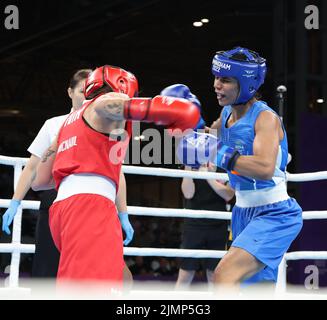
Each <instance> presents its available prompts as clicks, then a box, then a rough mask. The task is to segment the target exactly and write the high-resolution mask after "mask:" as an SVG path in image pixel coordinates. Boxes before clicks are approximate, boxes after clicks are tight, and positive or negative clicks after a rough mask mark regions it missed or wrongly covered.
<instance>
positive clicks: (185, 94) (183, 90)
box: [160, 84, 206, 130]
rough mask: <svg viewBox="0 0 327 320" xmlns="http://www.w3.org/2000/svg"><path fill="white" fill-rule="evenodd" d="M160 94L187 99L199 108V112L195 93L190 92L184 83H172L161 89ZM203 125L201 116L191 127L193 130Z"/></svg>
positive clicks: (198, 102)
mask: <svg viewBox="0 0 327 320" xmlns="http://www.w3.org/2000/svg"><path fill="white" fill-rule="evenodd" d="M160 95H161V96H167V97H175V98H183V99H186V100H188V101H191V102H192V103H194V104H195V105H196V106H197V107H198V108H199V110H200V112H201V103H200V101H199V100H198V98H197V97H196V95H194V94H193V93H191V91H190V88H189V87H188V86H186V85H185V84H173V85H171V86H169V87H167V88H165V89H163V90H162V91H161V92H160ZM205 125H206V123H205V121H204V120H203V118H202V117H200V120H199V122H198V123H197V125H196V127H195V128H193V129H194V130H197V129H203V128H204V127H205Z"/></svg>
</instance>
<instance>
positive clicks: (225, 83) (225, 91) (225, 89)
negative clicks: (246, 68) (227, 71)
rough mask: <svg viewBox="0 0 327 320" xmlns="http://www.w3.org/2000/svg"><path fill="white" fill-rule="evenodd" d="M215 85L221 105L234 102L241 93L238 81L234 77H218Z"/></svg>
mask: <svg viewBox="0 0 327 320" xmlns="http://www.w3.org/2000/svg"><path fill="white" fill-rule="evenodd" d="M213 87H214V88H215V92H216V94H217V99H218V102H219V105H220V106H222V107H223V106H227V105H231V104H233V103H234V102H235V101H236V99H237V97H238V94H239V86H238V81H237V80H236V79H234V78H227V77H216V78H215V81H214V84H213Z"/></svg>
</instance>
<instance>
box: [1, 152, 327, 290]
mask: <svg viewBox="0 0 327 320" xmlns="http://www.w3.org/2000/svg"><path fill="white" fill-rule="evenodd" d="M27 161H28V159H27V158H18V157H7V156H0V164H2V165H9V166H13V167H14V188H15V187H16V185H17V182H18V178H19V176H20V174H21V172H22V167H23V166H24V165H25V164H26V162H27ZM123 171H124V173H126V174H137V175H151V176H163V177H173V178H183V177H188V178H193V179H219V180H228V176H227V174H223V173H215V172H194V171H184V170H176V169H165V168H149V167H136V166H127V165H124V166H123ZM324 179H327V171H321V172H314V173H303V174H290V173H287V181H290V182H305V181H317V180H324ZM9 203H10V200H9V199H0V208H8V206H9ZM39 206H40V202H39V201H30V200H23V201H22V202H21V205H20V207H19V209H18V212H17V214H16V216H15V218H14V223H13V233H12V242H11V243H0V253H11V264H10V274H9V283H8V287H9V288H18V287H19V263H20V255H21V254H22V253H34V252H35V245H33V244H23V243H21V222H22V210H23V209H31V210H38V209H39ZM128 212H129V214H131V215H139V216H154V217H175V218H176V217H184V218H185V217H187V218H211V219H224V220H230V219H231V212H224V211H207V210H189V209H167V208H154V207H135V206H128ZM303 219H304V220H312V219H327V211H305V212H303ZM225 253H226V251H219V250H195V249H194V250H190V249H162V248H137V247H130V248H128V247H124V255H129V256H161V257H163V256H164V257H193V258H221V257H223V256H224V254H225ZM301 259H314V260H320V259H327V251H297V252H288V253H286V254H285V255H284V258H283V260H282V262H281V264H280V266H279V275H278V281H277V286H276V289H277V290H276V291H277V292H281V293H282V292H285V291H286V284H287V279H286V268H287V261H288V260H301Z"/></svg>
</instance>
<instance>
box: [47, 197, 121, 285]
mask: <svg viewBox="0 0 327 320" xmlns="http://www.w3.org/2000/svg"><path fill="white" fill-rule="evenodd" d="M49 224H50V229H51V233H52V237H53V240H54V243H55V245H56V247H57V248H58V250H59V251H60V262H59V268H58V274H57V279H58V280H59V281H60V280H69V281H85V280H86V281H108V282H114V283H116V284H117V285H118V286H119V285H121V284H122V280H123V267H124V259H123V237H122V230H121V225H120V222H119V219H118V215H117V211H116V206H115V204H114V203H113V202H112V201H111V200H109V199H107V198H105V197H103V196H100V195H97V194H77V195H74V196H71V197H69V198H67V199H64V200H61V201H58V202H55V203H54V204H53V205H52V206H51V208H50V216H49Z"/></svg>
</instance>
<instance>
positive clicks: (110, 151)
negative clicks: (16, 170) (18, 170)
mask: <svg viewBox="0 0 327 320" xmlns="http://www.w3.org/2000/svg"><path fill="white" fill-rule="evenodd" d="M92 101H93V100H92ZM92 101H90V102H86V103H85V104H84V106H83V107H82V108H81V109H80V110H77V111H74V112H72V113H71V114H70V115H69V116H68V117H67V119H66V120H65V122H64V124H63V125H62V127H61V129H60V131H59V135H58V151H57V155H56V159H55V162H54V165H53V169H52V174H53V178H54V181H55V183H56V188H57V189H58V187H59V185H60V183H61V181H62V179H63V178H65V177H66V176H68V175H70V174H76V173H94V174H97V175H101V176H104V177H107V178H109V179H111V180H112V181H113V182H114V183H115V184H116V190H117V191H118V185H119V173H120V170H121V165H122V162H123V160H124V158H125V154H126V150H127V148H128V143H129V139H130V137H131V134H132V125H131V122H130V121H127V122H126V127H125V130H126V131H127V136H124V137H123V139H122V140H121V141H118V140H117V139H114V138H110V137H108V136H106V135H104V134H103V133H100V132H97V131H95V130H94V129H92V128H90V127H89V126H88V125H87V124H86V123H85V122H84V120H83V114H84V111H85V110H86V108H87V107H88V106H89V105H90V103H91V102H92ZM126 131H125V132H126Z"/></svg>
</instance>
